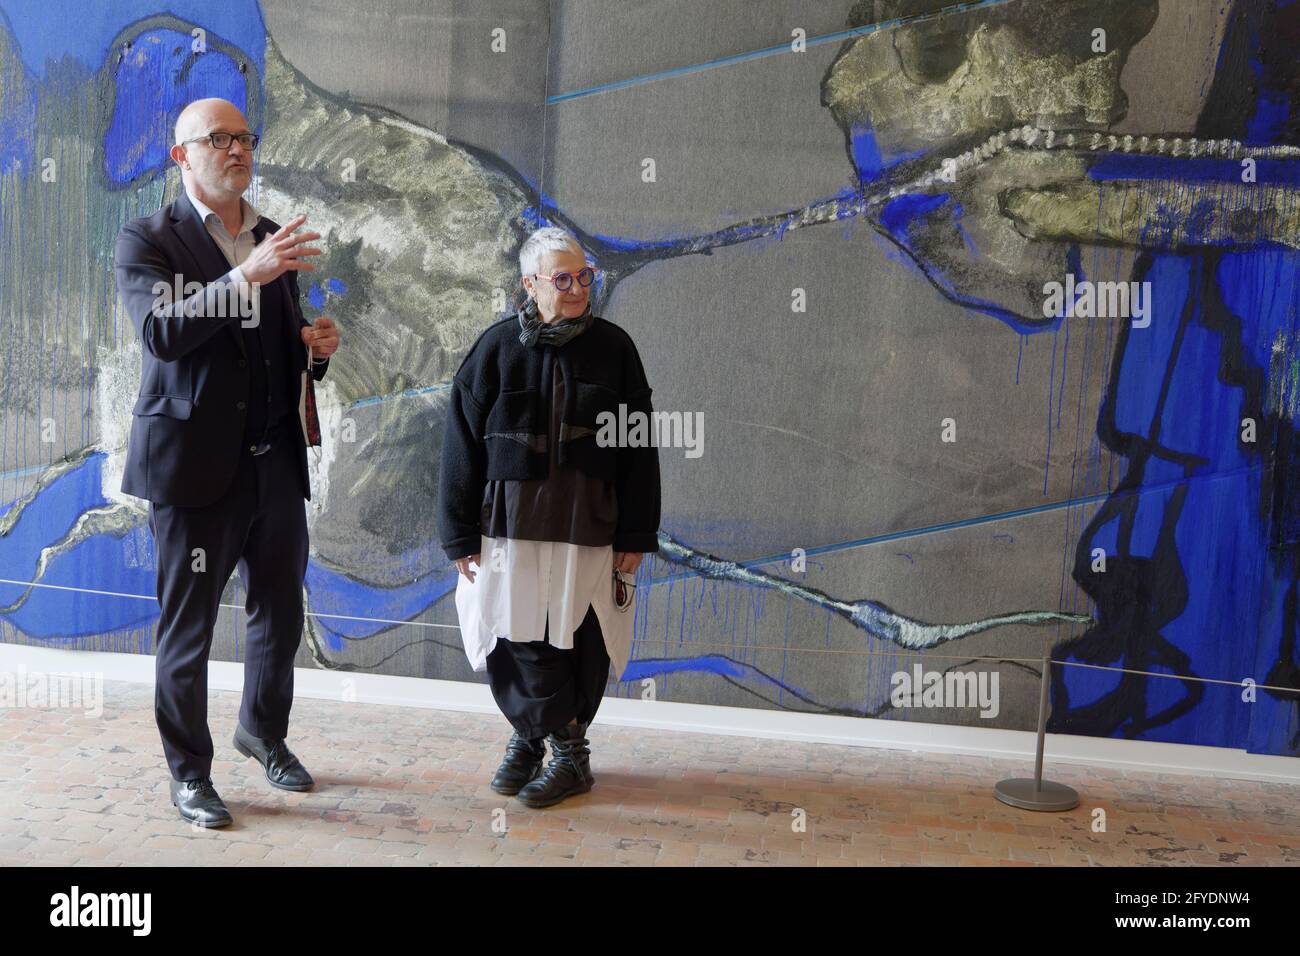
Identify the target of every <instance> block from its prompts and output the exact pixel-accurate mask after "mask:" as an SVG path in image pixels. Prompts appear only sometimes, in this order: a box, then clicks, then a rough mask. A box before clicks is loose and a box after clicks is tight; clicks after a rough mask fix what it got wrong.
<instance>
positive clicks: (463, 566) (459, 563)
mask: <svg viewBox="0 0 1300 956" xmlns="http://www.w3.org/2000/svg"><path fill="white" fill-rule="evenodd" d="M481 557H483V555H481V554H471V555H470V556H469V557H468V558H457V559H456V570H457V571H459V572H460V573H461V574H463V575H465V577H467V578H469V583H470V584H473V583H474V572H473V571H471V570H470V569H469V566H470V562H473V564H474V566H475V567H476V568H481V567H483V563H482V562H481V561H480V560H479V559H480V558H481Z"/></svg>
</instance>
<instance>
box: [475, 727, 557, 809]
mask: <svg viewBox="0 0 1300 956" xmlns="http://www.w3.org/2000/svg"><path fill="white" fill-rule="evenodd" d="M544 740H545V738H543V737H538V738H537V739H536V740H529V739H528V738H527V737H521V736H520V735H519V733H518V732H517V731H516V732H515V733H513V734H511V735H510V743H508V744H506V755H505V758H504V759H503V760H502V761H501V766H499V767H497V772H496V775H495V776H494V777H493V778H492V783H491V784H489V786H491V787H492V789H493V790H495V791H496V792H497V793H504V794H505V795H506V796H508V797H511V796H514V795H515V794H516V793H518V792H519V788H520V787H522V786H523V785H524V784H526V783H528V781H530V780H532V779H534V778H535V777H536V776H537V775H538V774H539V773H541V772H542V760H543V759H545V757H546V744H545V743H544V742H543V741H544Z"/></svg>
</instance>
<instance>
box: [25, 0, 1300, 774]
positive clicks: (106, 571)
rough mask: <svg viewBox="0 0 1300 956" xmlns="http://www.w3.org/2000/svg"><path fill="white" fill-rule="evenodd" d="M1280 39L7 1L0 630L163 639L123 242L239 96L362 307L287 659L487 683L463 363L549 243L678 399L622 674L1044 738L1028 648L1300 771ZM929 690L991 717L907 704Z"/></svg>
mask: <svg viewBox="0 0 1300 956" xmlns="http://www.w3.org/2000/svg"><path fill="white" fill-rule="evenodd" d="M1297 50H1300V3H1294V2H1290V0H970V2H966V3H961V4H951V3H944V2H940V0H861V2H851V0H843V2H826V3H819V4H815V5H809V4H806V3H802V2H795V0H748V2H741V0H719V2H717V3H709V4H698V3H692V2H689V0H653V2H635V3H634V2H614V3H609V2H597V0H555V2H551V3H547V2H543V0H528V2H524V0H518V2H504V0H488V2H482V3H477V2H476V3H473V4H469V3H462V2H459V0H374V2H373V3H371V4H369V5H368V6H367V7H366V8H365V9H358V8H356V7H355V6H354V5H351V4H344V3H341V2H331V0H260V2H259V0H229V2H224V3H219V4H218V3H211V2H206V0H112V2H102V3H94V4H88V3H84V2H81V0H0V254H2V256H3V259H2V261H0V328H2V329H3V340H2V341H0V579H2V580H0V639H2V640H4V641H7V642H16V643H24V644H33V645H42V646H54V647H70V648H79V649H91V650H103V651H127V652H133V653H141V654H147V653H150V652H151V651H152V649H153V641H154V626H155V624H156V621H157V608H156V604H155V603H154V601H153V593H154V571H155V569H154V549H153V543H152V540H151V538H150V533H149V530H148V523H147V520H146V514H147V513H146V511H145V507H146V506H145V503H144V502H141V501H138V500H136V499H133V498H130V497H128V496H124V495H123V494H122V493H121V491H120V488H119V484H120V479H121V467H122V459H123V454H124V451H125V441H126V435H127V433H128V430H129V424H130V410H131V408H132V405H133V400H134V394H135V390H136V389H137V386H138V373H139V361H140V351H139V348H140V347H139V343H138V342H137V341H136V339H135V333H134V330H133V328H132V325H131V322H130V321H129V320H128V319H127V318H126V317H125V316H124V315H123V314H122V312H121V309H120V306H119V305H118V303H117V301H116V296H115V292H114V287H113V280H112V262H111V256H112V249H113V241H114V238H115V236H116V234H117V231H118V229H119V228H120V227H121V225H122V223H123V222H125V221H126V220H127V219H130V218H132V217H135V216H139V215H143V214H147V213H149V212H152V211H153V210H155V209H157V208H158V207H159V206H160V205H161V204H163V203H166V202H168V201H170V200H171V199H172V198H174V197H175V196H176V195H177V192H178V190H179V180H178V178H177V176H176V171H175V169H174V168H169V166H171V165H172V164H171V163H170V161H169V159H168V156H167V150H168V147H169V145H170V142H171V125H172V123H173V122H174V120H175V117H176V114H177V112H178V111H179V109H180V108H181V107H182V106H183V105H184V104H185V103H187V102H189V101H191V100H194V99H197V98H200V97H206V96H221V97H224V98H226V99H229V100H231V101H233V102H234V103H236V104H237V105H239V106H240V107H241V108H242V109H243V110H244V111H245V113H246V114H247V116H248V117H249V120H250V123H251V124H252V125H253V127H254V129H256V130H257V131H258V132H259V133H260V134H261V136H262V145H261V146H260V147H259V149H258V154H257V162H256V168H255V177H254V185H253V188H252V190H251V192H250V199H251V200H252V201H253V202H254V203H255V204H256V205H257V206H258V208H259V209H260V210H261V211H263V212H264V213H265V214H266V215H268V216H270V217H272V218H274V219H277V220H280V221H285V220H287V219H289V218H292V216H293V215H294V214H295V213H298V212H303V213H306V214H307V215H308V217H309V226H310V227H311V228H314V229H316V230H318V231H320V232H322V233H324V235H325V238H324V240H323V245H324V247H325V249H326V254H325V255H323V256H322V257H320V259H319V260H318V263H319V264H318V268H317V271H316V272H315V273H314V274H312V276H311V277H310V279H309V280H308V281H307V282H305V283H304V290H305V293H306V299H307V302H306V303H305V306H304V307H305V309H306V312H307V315H308V317H309V318H311V317H313V316H318V315H329V316H330V317H331V318H333V319H334V320H335V321H336V322H337V323H338V325H339V326H340V328H341V330H342V334H343V349H342V351H341V352H340V354H339V356H338V357H337V358H336V359H335V360H334V362H333V363H332V366H331V371H330V375H329V377H328V378H327V379H326V381H325V382H324V383H323V388H322V389H321V391H320V393H319V394H320V404H321V410H322V417H323V419H324V425H325V428H326V436H327V437H326V440H325V444H324V449H323V453H322V455H321V456H320V457H319V459H317V460H314V461H313V462H312V479H313V486H314V489H315V496H314V500H313V502H312V503H311V504H310V505H309V521H310V527H311V535H312V556H311V563H310V568H309V571H308V576H307V580H306V592H305V593H306V600H307V608H308V613H309V616H308V626H307V631H306V634H305V638H304V641H303V647H302V650H301V652H300V657H299V662H298V663H299V664H300V665H302V666H314V667H318V668H325V669H329V670H333V671H336V672H339V673H340V674H347V673H352V672H358V671H364V672H375V673H386V674H400V675H406V676H415V677H427V678H442V679H448V680H459V681H467V680H477V679H481V678H479V677H477V676H476V675H474V674H473V673H472V672H471V671H470V669H469V667H468V664H467V663H466V661H465V658H464V654H463V652H462V650H461V644H460V640H459V635H458V633H457V631H456V616H455V608H454V603H453V601H452V600H451V595H452V592H453V591H454V588H455V581H456V572H455V568H454V567H453V566H451V565H449V563H448V562H447V561H446V559H445V557H444V556H443V554H442V551H441V549H440V548H439V547H438V542H437V540H436V536H435V529H434V520H433V513H434V494H435V488H436V485H437V468H438V460H439V454H440V438H441V432H442V418H443V414H444V410H445V407H446V400H447V391H446V390H447V385H448V381H449V379H450V376H451V374H452V373H453V372H454V371H455V369H456V367H457V365H458V364H459V362H460V359H461V357H462V356H463V355H464V353H465V351H466V349H467V348H468V346H469V345H470V344H471V343H472V342H473V341H474V339H475V337H476V336H477V335H478V334H479V332H480V331H481V330H482V329H483V328H485V327H486V326H487V325H488V324H490V323H491V322H493V321H495V320H496V319H497V318H498V317H499V315H500V314H502V313H503V311H504V310H505V309H506V308H507V306H508V304H509V302H510V300H511V297H512V296H513V295H514V293H515V292H516V291H517V287H518V275H517V271H518V270H517V265H516V255H517V252H518V248H519V245H520V243H521V241H522V239H523V238H524V237H525V236H526V235H527V234H528V233H529V232H530V231H531V230H532V229H534V228H537V227H538V226H540V225H545V224H557V225H561V226H564V227H565V228H567V229H569V230H571V231H572V232H573V233H574V234H575V235H576V236H577V237H578V238H579V240H580V241H581V243H582V244H583V246H584V247H585V249H586V251H587V253H588V255H589V257H590V259H591V261H592V262H593V263H594V264H595V265H596V266H598V267H599V269H600V270H601V278H600V283H599V286H598V289H597V296H596V311H597V313H598V314H602V315H605V316H606V317H607V318H609V319H610V320H612V321H614V322H617V323H618V324H620V325H622V326H623V327H625V328H626V329H627V330H628V331H629V332H630V333H631V335H632V337H633V339H634V340H635V341H636V343H637V345H638V348H639V351H640V353H641V356H642V358H643V361H644V364H645V366H646V370H647V374H648V376H649V379H650V382H651V385H652V386H653V387H654V402H655V407H656V408H657V409H660V410H665V411H670V412H676V413H680V414H681V415H682V416H685V417H686V418H687V419H689V420H690V421H693V422H698V423H700V425H701V426H702V428H701V429H700V430H698V431H697V433H696V434H695V436H694V437H695V439H696V446H695V447H693V448H685V447H673V446H671V445H666V446H665V447H662V448H661V449H660V460H661V467H662V473H663V489H664V517H663V523H662V526H661V535H660V543H661V550H660V551H659V553H658V554H657V555H655V556H654V557H653V558H652V559H651V560H648V561H646V562H645V563H644V564H643V565H642V568H641V571H640V573H639V578H638V582H637V583H638V588H637V591H636V594H637V605H636V612H635V613H636V640H635V643H634V647H633V654H632V658H633V659H632V662H631V664H630V665H629V668H628V670H627V671H626V672H625V673H624V674H622V675H617V676H618V677H620V678H621V679H619V680H611V683H610V686H609V690H608V692H609V693H610V694H617V695H622V696H637V697H646V696H653V697H654V698H655V699H658V700H670V701H683V702H697V703H713V704H722V705H731V706H743V707H758V708H776V709H782V710H788V711H798V712H806V713H814V714H836V715H850V716H863V717H887V718H895V719H909V720H922V721H928V722H935V723H952V724H971V725H980V726H994V727H1012V728H1019V729H1024V728H1028V727H1032V726H1033V722H1034V719H1035V717H1036V714H1037V707H1038V686H1039V681H1040V674H1041V668H1042V660H1043V659H1044V658H1045V657H1048V658H1051V659H1052V660H1053V661H1055V662H1056V663H1055V664H1053V666H1052V669H1051V674H1050V705H1051V716H1050V720H1049V724H1048V729H1049V730H1051V731H1053V732H1060V733H1074V734H1084V735H1093V736H1110V737H1126V738H1136V739H1143V740H1153V741H1170V742H1181V743H1195V744H1203V745H1212V746H1223V747H1233V748H1240V749H1246V750H1249V751H1252V752H1260V753H1270V754H1289V755H1297V754H1300V708H1298V699H1300V690H1297V688H1300V649H1298V648H1297V631H1298V630H1300V613H1298V612H1300V486H1298V484H1297V482H1300V444H1298V443H1297V441H1296V437H1297V436H1296V428H1297V423H1298V422H1300V341H1298V339H1297V335H1298V330H1297V321H1298V319H1300V316H1298V314H1297V312H1298V308H1297V307H1298V305H1300V279H1298V278H1297V262H1298V255H1300V67H1298V66H1297ZM223 604H224V605H225V610H223V616H222V624H221V626H220V627H219V629H218V633H217V635H216V639H215V643H214V651H213V653H214V656H215V657H218V658H223V659H227V660H238V659H240V656H241V651H242V638H243V624H242V618H243V615H242V611H241V610H240V607H241V604H242V594H241V593H240V589H239V582H238V578H235V579H233V580H232V581H231V582H230V584H229V585H228V588H227V592H226V595H225V598H224V599H223ZM945 674H961V675H972V676H975V677H978V678H979V680H980V682H981V683H980V686H982V687H990V686H991V687H992V688H994V689H995V690H996V692H997V693H996V705H995V706H983V707H977V706H962V705H960V704H959V703H955V702H954V701H952V700H950V699H947V698H943V697H942V696H940V697H939V698H937V699H936V700H935V701H928V700H926V701H923V700H922V695H920V694H917V695H915V697H914V698H913V697H909V696H907V695H903V697H902V698H901V699H900V695H899V693H898V688H899V684H900V677H899V675H909V679H914V680H919V681H920V682H921V683H926V684H929V685H933V686H936V687H937V686H941V683H936V680H937V681H939V682H941V681H942V678H943V675H945ZM911 675H915V678H912V677H911ZM926 675H931V676H932V677H934V678H935V680H930V679H929V678H928V677H927V676H926ZM948 686H953V683H952V682H949V684H948ZM917 703H924V704H927V706H911V705H912V704H917ZM985 703H986V704H987V703H988V702H987V701H986V702H985Z"/></svg>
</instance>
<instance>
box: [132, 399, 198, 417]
mask: <svg viewBox="0 0 1300 956" xmlns="http://www.w3.org/2000/svg"><path fill="white" fill-rule="evenodd" d="M193 409H194V403H193V402H192V401H190V400H189V399H188V398H178V397H177V396H175V395H141V396H140V397H139V398H138V399H137V400H136V403H135V414H137V415H141V416H147V415H165V416H166V417H167V418H189V417H190V412H191V411H193Z"/></svg>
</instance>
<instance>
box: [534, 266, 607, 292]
mask: <svg viewBox="0 0 1300 956" xmlns="http://www.w3.org/2000/svg"><path fill="white" fill-rule="evenodd" d="M533 278H534V279H545V280H546V281H547V282H549V283H551V284H552V285H554V286H555V288H556V291H558V292H568V291H569V290H570V289H572V288H573V273H571V272H557V273H555V275H553V276H544V275H542V274H541V273H540V272H535V273H533ZM595 281H596V271H595V270H594V269H591V268H587V269H583V270H582V271H581V272H579V273H578V285H580V286H582V287H583V288H584V289H585V288H587V287H588V286H589V285H591V284H592V283H593V282H595Z"/></svg>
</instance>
